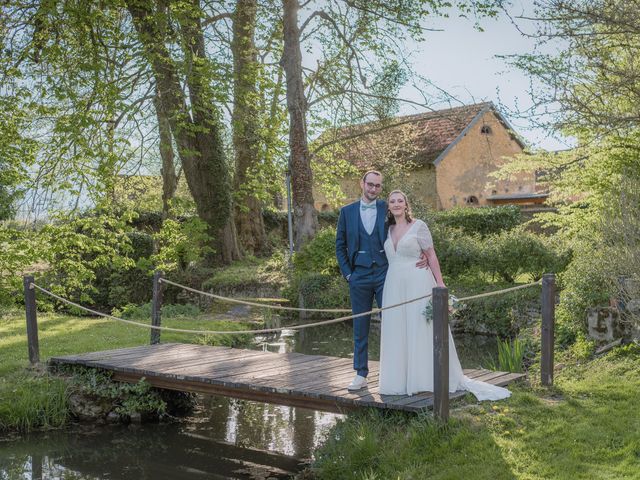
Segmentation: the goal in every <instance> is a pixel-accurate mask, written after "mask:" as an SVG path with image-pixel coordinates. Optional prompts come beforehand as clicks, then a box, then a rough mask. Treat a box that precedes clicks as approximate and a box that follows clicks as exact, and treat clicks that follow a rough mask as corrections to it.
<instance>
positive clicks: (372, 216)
mask: <svg viewBox="0 0 640 480" xmlns="http://www.w3.org/2000/svg"><path fill="white" fill-rule="evenodd" d="M363 205H364V206H369V205H373V206H374V208H365V209H364V210H363V209H362V206H363ZM360 207H361V208H360V219H361V220H362V225H364V229H365V230H366V231H367V233H368V234H369V235H371V232H373V227H375V226H376V218H377V217H378V209H377V208H375V207H376V201H375V200H374V201H373V202H372V203H367V202H365V201H364V200H363V199H360Z"/></svg>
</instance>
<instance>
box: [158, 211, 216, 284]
mask: <svg viewBox="0 0 640 480" xmlns="http://www.w3.org/2000/svg"><path fill="white" fill-rule="evenodd" d="M207 231H208V226H207V224H206V223H205V222H204V221H203V220H201V219H200V218H198V217H190V218H187V219H185V220H184V221H182V222H180V221H177V220H173V219H167V220H165V221H164V223H163V224H162V228H161V229H160V231H159V232H158V233H157V234H155V235H154V237H155V238H156V240H157V241H158V245H159V250H158V252H157V253H156V254H155V255H153V256H152V257H151V260H152V261H153V263H154V264H155V265H156V267H157V268H158V269H160V270H163V271H164V272H173V271H176V270H185V269H186V268H187V267H188V266H190V265H193V264H195V263H197V262H200V261H201V260H202V259H203V258H204V257H205V255H207V254H209V253H212V249H211V247H210V246H209V244H210V240H211V237H210V236H209V234H208V233H207Z"/></svg>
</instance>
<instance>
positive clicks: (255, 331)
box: [29, 279, 541, 335]
mask: <svg viewBox="0 0 640 480" xmlns="http://www.w3.org/2000/svg"><path fill="white" fill-rule="evenodd" d="M161 280H162V282H164V283H168V284H171V285H174V286H177V287H182V288H184V289H186V290H189V291H192V292H195V293H201V294H203V295H206V296H212V297H214V298H216V299H219V300H225V301H230V302H233V303H240V304H244V305H251V306H258V307H265V306H266V307H274V306H273V305H263V304H260V303H255V302H248V301H244V300H239V299H234V298H229V297H223V296H220V295H215V294H212V293H208V292H202V291H200V290H196V289H194V288H191V287H187V286H185V285H180V284H179V283H175V282H172V281H170V280H166V279H161ZM540 283H541V281H537V282H533V283H528V284H526V285H518V286H517V287H511V288H505V289H502V290H496V291H493V292H487V293H482V294H478V295H472V296H468V297H463V298H459V299H458V302H462V301H467V300H475V299H478V298H482V297H489V296H493V295H499V294H502V293H507V292H511V291H514V290H520V289H523V288H528V287H531V286H535V285H539V284H540ZM29 288H35V289H37V290H38V291H40V292H42V293H44V294H46V295H49V296H50V297H52V298H55V299H56V300H58V301H60V302H62V303H65V304H67V305H71V306H73V307H75V308H79V309H80V310H83V311H85V312H88V313H91V314H94V315H97V316H99V317H103V318H108V319H110V320H115V321H119V322H123V323H126V324H129V325H135V326H138V327H143V328H150V329H152V330H157V331H167V332H178V333H190V334H197V335H224V334H234V335H246V334H253V335H256V334H266V333H276V332H280V331H282V330H302V329H305V328H311V327H318V326H322V325H331V324H334V323H340V322H344V321H347V320H352V319H354V318H359V317H364V316H366V315H371V314H374V313H380V312H383V311H385V310H390V309H393V308H398V307H401V306H403V305H408V304H410V303H415V302H417V301H420V300H424V299H425V298H429V297H431V295H432V294H431V293H429V294H427V295H423V296H421V297H417V298H413V299H411V300H407V301H404V302H399V303H396V304H393V305H388V306H386V307H381V308H374V309H371V310H369V311H367V312H361V313H357V314H352V315H345V316H342V317H338V318H332V319H329V320H322V321H319V322H313V323H305V324H300V325H289V326H283V327H273V328H262V329H252V330H193V329H186V328H175V327H163V326H160V325H152V324H148V323H142V322H136V321H134V320H126V319H124V318H120V317H116V316H114V315H109V314H107V313H103V312H100V311H98V310H93V309H91V308H88V307H85V306H83V305H80V304H79V303H76V302H73V301H71V300H68V299H66V298H64V297H61V296H60V295H57V294H55V293H53V292H51V291H49V290H47V289H45V288H43V287H41V286H39V285H37V284H35V283H34V282H31V283H30V284H29ZM283 308H284V309H286V310H294V308H293V307H283ZM295 310H296V311H309V312H311V311H312V312H325V313H326V312H345V311H348V312H350V311H351V310H344V309H326V310H323V309H301V308H297V309H295Z"/></svg>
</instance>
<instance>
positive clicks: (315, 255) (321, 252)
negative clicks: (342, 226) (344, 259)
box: [293, 227, 340, 275]
mask: <svg viewBox="0 0 640 480" xmlns="http://www.w3.org/2000/svg"><path fill="white" fill-rule="evenodd" d="M293 265H294V267H295V270H296V273H297V274H300V273H306V272H317V273H322V274H326V275H332V274H333V275H340V269H339V268H338V260H337V259H336V229H335V228H334V227H327V228H324V229H322V230H320V231H319V232H318V233H317V234H316V236H315V237H314V238H313V239H312V240H311V241H310V242H307V243H306V244H305V245H304V246H303V247H302V249H301V250H300V251H299V252H298V253H296V254H295V255H294V257H293Z"/></svg>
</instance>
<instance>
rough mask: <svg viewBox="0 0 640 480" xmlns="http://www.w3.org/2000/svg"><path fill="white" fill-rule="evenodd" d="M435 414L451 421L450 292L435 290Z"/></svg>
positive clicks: (443, 289) (433, 300)
mask: <svg viewBox="0 0 640 480" xmlns="http://www.w3.org/2000/svg"><path fill="white" fill-rule="evenodd" d="M431 299H432V302H433V368H434V371H433V414H434V416H436V417H438V418H440V419H441V420H444V421H447V420H448V419H449V290H448V289H446V288H442V287H436V288H434V289H433V295H432V297H431Z"/></svg>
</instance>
